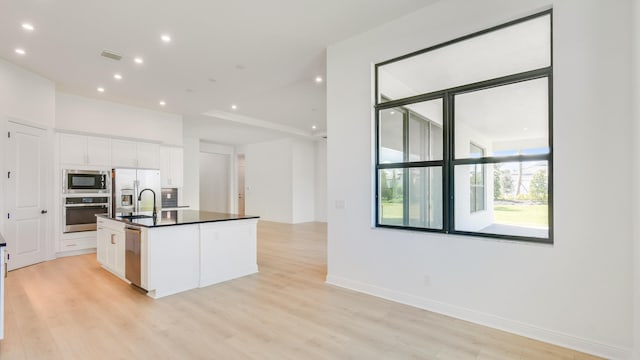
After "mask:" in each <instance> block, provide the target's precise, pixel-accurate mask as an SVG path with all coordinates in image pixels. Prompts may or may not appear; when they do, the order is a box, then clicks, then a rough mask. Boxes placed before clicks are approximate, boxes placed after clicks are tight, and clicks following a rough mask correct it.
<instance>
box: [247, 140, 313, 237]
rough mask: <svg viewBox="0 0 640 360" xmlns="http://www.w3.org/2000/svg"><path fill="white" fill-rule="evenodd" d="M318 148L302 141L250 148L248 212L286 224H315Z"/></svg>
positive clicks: (248, 149)
mask: <svg viewBox="0 0 640 360" xmlns="http://www.w3.org/2000/svg"><path fill="white" fill-rule="evenodd" d="M314 147H315V145H314V143H313V142H312V141H307V140H300V139H281V140H276V141H270V142H262V143H256V144H248V145H246V146H245V174H246V176H245V187H246V190H245V207H246V213H247V214H251V215H259V216H260V217H261V219H263V220H267V221H276V222H283V223H292V224H296V223H301V222H309V221H315V196H316V153H315V148H314Z"/></svg>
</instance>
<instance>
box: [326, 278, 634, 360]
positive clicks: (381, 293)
mask: <svg viewBox="0 0 640 360" xmlns="http://www.w3.org/2000/svg"><path fill="white" fill-rule="evenodd" d="M326 282H327V284H330V285H335V286H339V287H343V288H346V289H350V290H355V291H358V292H362V293H365V294H369V295H373V296H376V297H380V298H383V299H387V300H391V301H395V302H398V303H401V304H405V305H410V306H414V307H417V308H420V309H424V310H428V311H432V312H435V313H439V314H443V315H447V316H451V317H454V318H458V319H461V320H466V321H470V322H473V323H476V324H479V325H483V326H488V327H492V328H495V329H499V330H503V331H507V332H510V333H513V334H517V335H521V336H525V337H528V338H532V339H535V340H540V341H544V342H547V343H550V344H554V345H558V346H562V347H566V348H570V349H574V350H577V351H581V352H585V353H588V354H592V355H596V356H601V357H604V358H607V359H620V360H626V359H632V349H627V348H622V347H618V346H613V345H608V344H603V343H600V342H597V341H593V340H589V339H583V338H580V337H577V336H574V335H570V334H565V333H562V332H558V331H554V330H549V329H544V328H541V327H538V326H535V325H530V324H525V323H522V322H519V321H515V320H510V319H506V318H502V317H499V316H496V315H492V314H487V313H483V312H479V311H475V310H471V309H466V308H463V307H459V306H455V305H451V304H446V303H442V302H439V301H434V300H430V299H426V298H421V297H417V296H415V295H411V294H407V293H402V292H398V291H395V290H390V289H386V288H382V287H378V286H375V285H370V284H366V283H361V282H358V281H353V280H349V279H345V278H342V277H339V276H332V275H327V281H326Z"/></svg>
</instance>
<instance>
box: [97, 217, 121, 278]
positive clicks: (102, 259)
mask: <svg viewBox="0 0 640 360" xmlns="http://www.w3.org/2000/svg"><path fill="white" fill-rule="evenodd" d="M124 243H125V234H124V224H122V223H118V222H115V221H105V220H102V219H98V247H97V251H96V253H97V258H98V262H99V263H100V264H102V266H103V267H104V268H105V269H107V270H109V271H110V272H112V273H114V274H115V275H117V276H119V277H121V278H124V276H125V273H124V255H125V245H124Z"/></svg>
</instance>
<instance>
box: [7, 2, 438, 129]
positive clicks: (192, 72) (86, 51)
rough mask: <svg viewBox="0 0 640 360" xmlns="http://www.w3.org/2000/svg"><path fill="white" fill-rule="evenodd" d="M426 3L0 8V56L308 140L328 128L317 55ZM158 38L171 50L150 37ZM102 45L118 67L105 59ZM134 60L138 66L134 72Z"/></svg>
mask: <svg viewBox="0 0 640 360" xmlns="http://www.w3.org/2000/svg"><path fill="white" fill-rule="evenodd" d="M436 1H437V0H394V1H388V0H347V1H345V0H324V1H317V0H236V1H215V0H182V1H168V0H134V1H131V0H127V1H125V0H110V1H94V0H58V1H56V0H3V1H2V2H1V3H0V57H2V58H4V59H6V60H8V61H11V62H13V63H16V64H18V65H19V66H22V67H24V68H27V69H29V70H31V71H34V72H36V73H38V74H40V75H42V76H44V77H46V78H49V79H51V80H53V81H54V82H55V83H56V86H57V88H58V89H59V90H60V91H63V92H69V93H73V94H77V95H82V96H88V97H93V98H100V99H105V100H110V101H115V102H120V103H126V104H129V105H134V106H140V107H145V108H150V109H155V110H162V111H167V112H172V113H178V114H182V115H187V116H191V117H190V118H193V119H197V120H194V121H195V122H196V123H198V124H199V122H201V121H205V120H204V119H205V118H203V117H200V115H201V114H203V113H205V112H212V113H215V114H217V115H216V116H224V115H225V113H228V114H231V115H233V114H237V115H241V116H243V117H248V118H252V119H258V120H259V121H263V122H266V123H263V124H262V125H264V124H267V125H268V124H269V123H273V124H276V127H278V126H279V127H280V128H283V127H284V128H293V129H299V130H302V131H305V132H309V133H310V134H311V126H312V125H316V126H317V127H318V130H317V132H324V131H325V130H326V119H325V117H326V96H325V85H326V83H322V84H317V83H315V82H314V78H315V77H316V76H317V75H321V76H323V77H324V76H325V49H326V47H327V46H328V45H330V44H332V43H334V42H337V41H340V40H343V39H346V38H349V37H351V36H353V35H356V34H358V33H361V32H364V31H366V30H368V29H370V28H373V27H375V26H377V25H380V24H382V23H385V22H389V21H391V20H393V19H395V18H398V17H400V16H402V15H405V14H408V13H410V12H413V11H415V10H417V9H419V8H421V7H424V6H426V5H429V4H431V3H434V2H436ZM23 22H30V23H32V24H33V25H34V26H35V28H36V29H35V31H33V32H26V31H25V30H23V29H22V28H21V26H20V25H21V23H23ZM164 33H167V34H170V35H171V37H172V42H171V43H169V44H165V43H163V42H162V41H161V40H160V35H161V34H164ZM17 47H22V48H24V49H25V50H26V52H27V54H26V55H24V56H20V55H17V54H15V53H14V49H15V48H17ZM103 49H107V50H111V51H113V52H116V53H118V54H121V55H122V56H123V59H122V60H120V61H114V60H111V59H107V58H103V57H101V56H100V53H101V52H102V50H103ZM135 56H141V57H143V58H144V61H145V63H144V64H143V65H136V64H134V63H133V58H134V57H135ZM116 72H117V73H120V74H122V76H123V77H124V78H123V79H122V80H120V81H117V80H115V79H114V78H113V74H114V73H116ZM328 81H331V79H328ZM98 86H102V87H104V88H105V92H104V93H102V94H100V93H98V92H97V91H96V88H97V87H98ZM161 99H162V100H165V101H166V102H167V105H166V107H164V108H161V107H160V106H159V105H158V102H159V101H160V100H161ZM231 104H237V106H238V109H237V110H235V111H234V110H231V109H230V106H231ZM226 120H228V121H233V116H231V117H229V118H227V119H226ZM242 126H248V125H247V123H246V122H245V123H243V125H242ZM262 128H265V126H262Z"/></svg>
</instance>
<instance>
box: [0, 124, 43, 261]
mask: <svg viewBox="0 0 640 360" xmlns="http://www.w3.org/2000/svg"><path fill="white" fill-rule="evenodd" d="M8 130H9V138H8V139H7V146H6V147H7V150H6V165H7V171H9V172H10V174H9V176H8V179H7V186H6V188H5V189H6V192H7V193H6V197H5V199H6V202H7V203H6V207H5V208H6V209H7V219H6V222H5V225H6V226H5V231H6V234H4V235H5V240H6V241H7V252H8V253H9V254H10V261H9V263H8V264H7V265H8V269H9V270H13V269H17V268H21V267H24V266H28V265H32V264H35V263H38V262H41V261H44V259H45V248H44V244H45V241H44V240H45V237H46V230H45V229H46V210H45V199H46V193H45V192H46V191H45V186H44V185H45V184H44V183H43V181H44V162H43V157H44V154H45V153H44V151H45V141H46V139H45V131H44V130H41V129H37V128H33V127H29V126H24V125H20V124H16V123H12V122H9V123H8Z"/></svg>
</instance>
